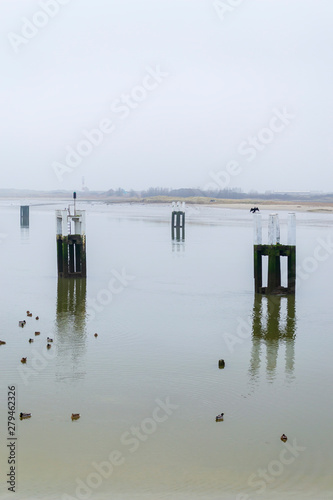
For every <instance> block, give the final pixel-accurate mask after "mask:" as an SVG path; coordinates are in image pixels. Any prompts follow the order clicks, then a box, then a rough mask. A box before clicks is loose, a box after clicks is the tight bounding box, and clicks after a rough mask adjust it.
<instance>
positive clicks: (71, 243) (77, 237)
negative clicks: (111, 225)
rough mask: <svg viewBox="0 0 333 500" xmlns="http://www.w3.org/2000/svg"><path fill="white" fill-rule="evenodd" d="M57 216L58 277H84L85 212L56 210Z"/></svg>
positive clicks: (85, 271)
mask: <svg viewBox="0 0 333 500" xmlns="http://www.w3.org/2000/svg"><path fill="white" fill-rule="evenodd" d="M56 218H57V262H58V277H59V278H70V277H77V278H85V277H86V275H87V270H86V237H85V212H84V211H83V210H74V214H70V213H69V210H58V211H57V213H56Z"/></svg>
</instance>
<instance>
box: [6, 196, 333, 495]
mask: <svg viewBox="0 0 333 500" xmlns="http://www.w3.org/2000/svg"><path fill="white" fill-rule="evenodd" d="M21 204H23V203H22V202H21ZM27 204H29V205H31V206H30V225H29V228H22V227H20V219H19V205H20V201H17V200H12V201H11V200H6V201H3V200H2V201H1V203H0V224H1V225H0V255H1V259H0V276H1V287H0V303H1V307H0V315H1V316H0V317H1V328H0V339H1V340H3V341H5V342H6V345H1V346H0V374H1V382H0V402H1V405H0V417H1V418H0V420H1V429H2V432H1V434H0V474H1V477H0V485H1V486H0V498H1V499H3V498H7V495H8V498H18V499H26V500H30V499H31V500H32V499H45V500H49V499H52V500H53V499H57V500H58V499H61V500H68V499H73V498H77V499H89V498H92V499H98V500H99V499H101V500H104V499H110V498H113V499H116V500H118V499H119V500H122V499H124V500H125V499H131V500H132V499H140V500H141V499H148V500H150V499H154V500H156V499H175V500H182V499H193V500H196V499H205V500H215V499H216V500H217V499H219V500H229V499H234V500H252V499H263V500H267V499H268V500H271V499H279V500H280V499H286V500H289V499H293V500H300V499H302V500H303V499H307V498H309V499H314V498H315V499H318V500H321V499H329V498H333V479H332V470H333V448H332V430H331V429H332V427H331V422H332V416H333V414H332V410H333V403H332V391H331V385H332V380H333V363H332V352H333V330H332V292H331V283H332V281H333V258H332V253H333V248H331V246H332V245H331V237H332V231H333V220H332V216H331V215H330V214H322V213H321V214H319V213H309V212H308V213H301V212H300V213H297V216H296V220H297V266H298V277H297V291H296V297H288V298H287V297H273V298H270V299H267V298H266V297H260V296H257V297H255V296H254V292H253V289H254V283H253V227H252V226H253V221H252V215H250V213H249V212H248V208H244V209H242V210H238V209H227V208H219V207H202V206H193V207H189V208H187V214H186V217H187V224H186V239H185V241H184V242H183V241H180V242H177V241H172V240H171V234H170V233H171V231H170V217H171V215H170V207H168V206H166V205H137V204H128V205H126V204H120V205H106V204H103V203H86V204H85V203H81V204H80V203H79V204H78V208H80V209H83V210H86V213H87V228H86V234H87V279H86V280H85V279H76V280H75V279H60V280H59V281H58V278H57V267H56V242H55V233H56V224H55V210H56V209H58V208H61V209H63V208H65V206H66V205H67V203H66V202H64V201H59V202H52V203H50V202H47V201H45V202H43V201H41V200H29V201H28V202H27ZM268 214H269V212H268V211H265V210H263V211H262V218H263V237H264V240H265V239H267V236H266V234H267V221H268ZM279 216H280V224H281V242H282V243H286V234H287V226H286V224H287V212H286V211H280V212H279ZM282 267H283V269H282V270H283V280H284V281H285V276H284V275H285V274H286V271H285V266H284V265H283V266H282ZM27 310H30V311H31V312H32V313H33V317H31V318H30V317H27V316H26V311H27ZM36 315H38V316H39V320H36V319H35V316H36ZM23 319H25V320H26V325H25V327H24V328H20V327H19V326H18V321H19V320H23ZM35 331H40V335H38V336H35V334H34V333H35ZM95 333H98V336H97V337H95V336H94V334H95ZM47 337H52V338H53V339H54V342H53V343H52V347H51V348H50V349H47V348H46V344H47V341H46V338H47ZM29 338H33V339H34V342H32V343H29V342H28V339H29ZM22 357H27V363H26V364H22V363H21V362H20V360H21V358H22ZM222 358H223V359H224V360H225V368H224V369H219V367H218V360H219V359H222ZM8 386H15V391H16V422H15V423H16V429H15V432H16V437H17V440H16V441H15V453H16V455H15V460H16V464H15V467H16V470H15V495H13V494H12V493H11V492H10V491H8V489H7V488H8V486H9V485H8V484H6V481H7V473H8V472H9V464H8V453H9V448H8V446H7V444H8V442H9V440H8V439H7V437H8V433H7V420H8V418H7V417H8V416H7V393H8ZM19 412H31V413H32V417H31V418H30V419H26V420H22V421H20V420H19V419H18V414H19ZM221 412H224V421H223V422H216V421H215V416H216V415H217V414H219V413H221ZM72 413H80V415H81V417H80V419H79V420H76V421H72V420H71V414H72ZM282 433H285V434H286V435H287V436H288V441H287V442H286V443H283V442H282V441H281V440H280V436H281V434H282Z"/></svg>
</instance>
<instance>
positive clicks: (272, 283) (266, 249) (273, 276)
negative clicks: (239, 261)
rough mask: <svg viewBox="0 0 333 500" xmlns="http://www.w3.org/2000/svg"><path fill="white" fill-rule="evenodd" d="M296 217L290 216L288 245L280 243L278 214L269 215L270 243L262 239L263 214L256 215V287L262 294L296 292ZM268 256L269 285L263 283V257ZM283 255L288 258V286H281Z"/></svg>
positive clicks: (256, 291)
mask: <svg viewBox="0 0 333 500" xmlns="http://www.w3.org/2000/svg"><path fill="white" fill-rule="evenodd" d="M295 229H296V219H295V214H289V216H288V243H289V244H288V245H281V244H280V226H279V219H278V216H277V214H271V215H270V216H269V226H268V236H269V244H266V245H263V244H262V240H261V215H260V214H255V215H254V230H255V242H254V252H253V254H254V288H255V293H260V294H266V295H267V294H294V293H295V286H296V241H295V240H296V231H295ZM263 255H267V256H268V272H267V286H265V287H264V286H263V285H262V257H263ZM281 257H287V259H288V279H287V286H286V287H283V286H281Z"/></svg>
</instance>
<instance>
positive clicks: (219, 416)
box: [216, 413, 224, 422]
mask: <svg viewBox="0 0 333 500" xmlns="http://www.w3.org/2000/svg"><path fill="white" fill-rule="evenodd" d="M223 415H224V413H220V414H219V415H217V416H216V422H221V421H222V420H223Z"/></svg>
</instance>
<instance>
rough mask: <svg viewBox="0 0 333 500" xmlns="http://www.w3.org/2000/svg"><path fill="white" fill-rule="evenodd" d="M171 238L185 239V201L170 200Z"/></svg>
mask: <svg viewBox="0 0 333 500" xmlns="http://www.w3.org/2000/svg"><path fill="white" fill-rule="evenodd" d="M171 238H172V239H173V240H177V241H181V240H185V203H184V202H183V203H182V204H181V203H180V202H179V201H177V204H176V203H175V202H172V213H171Z"/></svg>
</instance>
